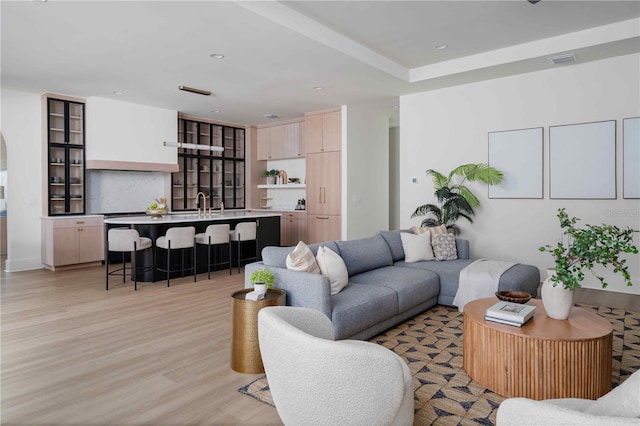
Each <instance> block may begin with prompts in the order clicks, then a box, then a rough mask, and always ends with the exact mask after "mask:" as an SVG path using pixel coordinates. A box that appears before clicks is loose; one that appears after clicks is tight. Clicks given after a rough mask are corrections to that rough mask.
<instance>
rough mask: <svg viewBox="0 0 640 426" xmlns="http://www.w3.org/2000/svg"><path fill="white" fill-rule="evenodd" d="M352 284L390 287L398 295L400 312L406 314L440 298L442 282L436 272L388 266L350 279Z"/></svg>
mask: <svg viewBox="0 0 640 426" xmlns="http://www.w3.org/2000/svg"><path fill="white" fill-rule="evenodd" d="M349 282H350V283H357V284H364V285H369V286H382V287H388V288H390V289H392V290H393V291H395V292H396V293H397V295H398V310H399V312H404V311H406V310H409V309H411V308H413V307H414V306H418V305H419V304H421V303H424V302H426V301H428V300H429V299H432V298H434V297H437V296H438V293H439V292H440V280H439V279H438V275H437V274H436V273H434V272H430V271H424V270H421V269H411V268H399V267H397V266H386V267H384V268H378V269H374V270H371V271H366V272H362V273H360V274H357V275H354V276H353V277H351V278H349Z"/></svg>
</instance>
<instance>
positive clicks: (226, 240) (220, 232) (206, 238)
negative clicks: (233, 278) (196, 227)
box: [196, 224, 232, 279]
mask: <svg viewBox="0 0 640 426" xmlns="http://www.w3.org/2000/svg"><path fill="white" fill-rule="evenodd" d="M229 232H230V226H229V225H228V224H223V225H209V226H207V229H206V230H205V232H203V233H200V234H196V244H204V245H206V246H207V276H208V279H211V266H213V267H214V268H215V267H216V266H220V265H227V264H228V265H229V275H231V269H232V268H231V239H230V237H229ZM221 245H227V247H228V248H229V260H227V261H226V262H217V261H216V259H217V256H216V255H217V254H218V253H217V251H218V247H219V246H221ZM212 247H213V262H212V260H211V248H212Z"/></svg>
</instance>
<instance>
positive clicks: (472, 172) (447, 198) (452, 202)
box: [411, 163, 503, 234]
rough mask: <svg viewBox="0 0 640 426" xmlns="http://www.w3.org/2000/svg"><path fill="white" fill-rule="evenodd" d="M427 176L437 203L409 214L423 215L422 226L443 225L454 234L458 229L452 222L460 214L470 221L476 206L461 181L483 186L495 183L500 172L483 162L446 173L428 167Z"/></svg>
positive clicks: (472, 197) (500, 175) (476, 201)
mask: <svg viewBox="0 0 640 426" xmlns="http://www.w3.org/2000/svg"><path fill="white" fill-rule="evenodd" d="M427 176H431V177H432V178H433V186H434V188H435V192H434V195H435V197H436V199H437V200H438V205H435V204H423V205H421V206H419V207H418V208H416V210H415V211H414V212H413V214H412V215H411V217H412V218H413V217H417V216H426V218H425V219H424V220H423V221H422V226H439V225H445V226H446V227H447V229H449V230H451V231H452V232H453V233H454V234H458V233H459V231H460V230H459V228H458V226H457V225H456V224H455V222H456V221H457V220H458V219H459V218H461V217H463V218H465V219H467V220H468V221H469V222H470V223H473V219H472V218H471V216H473V215H474V214H475V212H474V210H473V209H475V208H477V207H479V206H480V201H479V200H478V198H477V197H476V196H475V195H474V194H473V192H471V190H470V189H469V188H468V187H466V186H465V185H464V183H465V182H467V181H469V182H474V181H479V182H482V183H486V184H487V185H497V184H499V183H500V182H502V179H503V175H502V172H500V171H499V170H497V169H495V168H493V167H491V166H489V165H488V164H484V163H478V164H463V165H461V166H458V167H456V168H455V169H453V170H452V171H451V172H449V174H448V175H447V176H445V175H443V174H442V173H440V172H437V171H435V170H432V169H429V170H427Z"/></svg>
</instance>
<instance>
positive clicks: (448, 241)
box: [431, 234, 458, 260]
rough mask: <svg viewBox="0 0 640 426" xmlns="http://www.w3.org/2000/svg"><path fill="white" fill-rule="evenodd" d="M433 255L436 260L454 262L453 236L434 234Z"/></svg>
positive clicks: (454, 241)
mask: <svg viewBox="0 0 640 426" xmlns="http://www.w3.org/2000/svg"><path fill="white" fill-rule="evenodd" d="M431 245H432V246H433V255H434V256H435V258H436V260H456V259H457V258H458V252H457V251H456V237H455V235H453V234H435V235H433V237H432V242H431Z"/></svg>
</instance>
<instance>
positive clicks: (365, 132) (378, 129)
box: [342, 104, 389, 240]
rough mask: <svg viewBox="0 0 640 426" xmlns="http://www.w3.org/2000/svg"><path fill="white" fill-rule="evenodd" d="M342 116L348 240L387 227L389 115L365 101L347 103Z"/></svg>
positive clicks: (344, 201) (346, 237)
mask: <svg viewBox="0 0 640 426" xmlns="http://www.w3.org/2000/svg"><path fill="white" fill-rule="evenodd" d="M346 116H347V120H346V132H347V138H346V140H347V143H346V145H345V146H343V151H344V152H343V154H342V161H343V163H344V164H343V167H342V170H343V172H344V173H346V183H345V184H344V185H343V196H342V200H343V214H345V215H346V218H347V219H346V220H347V222H346V235H345V234H344V233H343V238H344V239H349V240H351V239H355V238H362V237H370V236H371V235H373V234H374V233H375V232H377V231H379V230H381V229H388V227H389V117H388V115H385V114H383V113H380V108H379V107H378V106H376V105H367V104H358V105H348V106H347V107H346ZM344 125H345V123H343V127H344ZM345 166H346V167H345ZM343 181H344V176H343Z"/></svg>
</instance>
